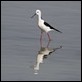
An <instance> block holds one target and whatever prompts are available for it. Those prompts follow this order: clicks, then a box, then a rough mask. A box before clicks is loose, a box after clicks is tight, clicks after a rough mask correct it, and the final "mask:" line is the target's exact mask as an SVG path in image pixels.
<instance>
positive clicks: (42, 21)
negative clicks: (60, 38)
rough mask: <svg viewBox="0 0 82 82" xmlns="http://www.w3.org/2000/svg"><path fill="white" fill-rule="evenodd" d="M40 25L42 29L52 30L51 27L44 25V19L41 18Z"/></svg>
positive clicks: (45, 30)
mask: <svg viewBox="0 0 82 82" xmlns="http://www.w3.org/2000/svg"><path fill="white" fill-rule="evenodd" d="M38 26H39V28H40V29H41V30H42V31H44V32H49V31H51V29H50V28H49V27H47V26H45V25H44V20H39V22H38Z"/></svg>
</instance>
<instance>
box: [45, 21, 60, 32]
mask: <svg viewBox="0 0 82 82" xmlns="http://www.w3.org/2000/svg"><path fill="white" fill-rule="evenodd" d="M44 24H45V25H46V26H48V27H49V28H50V29H54V30H56V31H58V32H60V33H62V32H61V31H59V30H57V29H56V28H53V27H52V26H51V25H49V24H48V23H47V22H44Z"/></svg>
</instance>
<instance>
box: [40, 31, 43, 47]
mask: <svg viewBox="0 0 82 82" xmlns="http://www.w3.org/2000/svg"><path fill="white" fill-rule="evenodd" d="M42 34H43V32H42V31H41V35H40V44H41V46H42Z"/></svg>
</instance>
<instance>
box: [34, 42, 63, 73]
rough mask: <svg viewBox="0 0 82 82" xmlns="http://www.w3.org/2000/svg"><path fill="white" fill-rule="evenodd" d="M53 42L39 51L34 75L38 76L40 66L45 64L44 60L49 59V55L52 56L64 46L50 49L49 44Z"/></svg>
mask: <svg viewBox="0 0 82 82" xmlns="http://www.w3.org/2000/svg"><path fill="white" fill-rule="evenodd" d="M50 42H51V41H49V42H48V44H47V46H46V47H42V46H41V48H40V50H39V51H38V54H37V57H36V64H35V65H34V67H33V68H34V71H35V72H34V74H38V71H39V69H40V64H41V63H43V60H44V59H46V58H48V56H49V55H51V54H52V53H53V52H55V51H56V50H57V49H60V48H62V46H59V47H57V48H49V44H50Z"/></svg>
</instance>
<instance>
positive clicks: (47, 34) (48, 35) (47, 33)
mask: <svg viewBox="0 0 82 82" xmlns="http://www.w3.org/2000/svg"><path fill="white" fill-rule="evenodd" d="M47 35H48V38H49V41H51V38H50V35H49V34H48V33H47Z"/></svg>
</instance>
